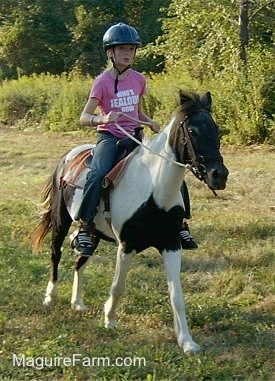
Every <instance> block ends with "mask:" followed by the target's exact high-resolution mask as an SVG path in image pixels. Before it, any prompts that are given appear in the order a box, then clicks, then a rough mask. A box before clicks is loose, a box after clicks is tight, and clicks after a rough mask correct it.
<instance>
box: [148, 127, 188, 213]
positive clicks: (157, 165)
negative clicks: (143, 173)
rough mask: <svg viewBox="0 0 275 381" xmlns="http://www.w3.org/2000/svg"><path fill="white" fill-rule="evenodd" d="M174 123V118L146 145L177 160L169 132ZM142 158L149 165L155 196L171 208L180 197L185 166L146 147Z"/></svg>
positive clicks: (158, 200)
mask: <svg viewBox="0 0 275 381" xmlns="http://www.w3.org/2000/svg"><path fill="white" fill-rule="evenodd" d="M172 124H173V120H172V121H171V122H170V123H169V124H168V125H167V126H166V127H165V129H164V130H163V131H162V132H161V133H160V134H159V135H158V136H156V137H155V138H154V139H153V140H151V141H150V143H149V144H146V145H149V147H150V149H152V150H153V151H154V152H157V153H160V154H161V155H162V156H164V157H167V158H168V159H170V160H176V157H175V154H174V153H173V150H172V148H171V146H170V145H169V134H170V130H171V127H172ZM146 143H147V142H146ZM142 160H143V162H144V164H145V165H146V166H147V168H148V170H149V172H150V175H151V178H152V182H153V187H154V198H155V199H156V201H157V202H158V203H159V204H163V205H166V207H167V209H169V208H170V206H171V207H172V205H173V203H175V201H176V200H178V198H179V192H180V188H181V186H182V182H183V179H184V175H185V168H184V167H180V166H178V165H176V164H175V163H171V162H170V161H168V160H165V159H164V158H162V157H159V156H157V155H154V154H152V153H150V152H148V151H146V149H144V152H143V157H142Z"/></svg>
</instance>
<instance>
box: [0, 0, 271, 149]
mask: <svg viewBox="0 0 275 381" xmlns="http://www.w3.org/2000/svg"><path fill="white" fill-rule="evenodd" d="M274 4H275V1H274V0H273V1H272V0H231V1H228V0H209V1H207V2H204V1H202V0H185V1H182V0H154V1H149V0H104V1H101V0H48V1H47V2H45V1H44V0H1V3H0V81H1V80H2V81H3V80H11V79H17V78H20V77H22V76H31V75H33V74H35V75H39V74H43V73H44V74H45V73H49V74H52V75H61V74H62V75H64V73H67V75H71V73H78V74H79V75H83V76H87V75H90V76H92V77H94V76H96V75H97V74H99V73H100V72H101V71H102V70H103V69H104V68H105V66H106V56H105V53H104V52H103V49H102V36H103V34H104V32H105V31H106V30H107V28H108V27H109V26H111V25H113V24H115V23H117V22H120V21H121V22H125V23H128V24H130V25H133V26H134V27H135V28H136V29H137V30H138V32H139V34H140V37H141V40H142V42H143V47H142V49H139V51H138V54H137V57H136V60H135V67H136V68H137V69H138V70H140V71H143V72H145V73H146V74H147V75H148V77H149V78H150V79H152V81H153V83H154V85H153V90H154V87H157V88H158V94H157V95H156V94H155V93H154V91H153V94H151V95H152V96H151V98H150V100H151V105H150V107H151V108H152V109H153V110H154V111H156V112H158V107H159V106H158V105H159V103H160V102H162V101H163V99H162V94H164V96H163V97H165V95H166V93H167V91H166V90H167V83H166V82H167V81H169V83H171V82H173V83H178V85H181V84H183V85H184V86H185V87H193V88H194V89H198V90H204V89H206V90H208V89H211V90H212V91H214V92H216V93H217V97H218V102H217V103H218V107H220V118H221V120H222V121H223V122H224V125H225V127H224V131H223V132H224V134H225V135H226V134H227V133H229V135H230V136H231V137H232V134H231V133H236V131H237V134H243V137H242V139H241V140H244V139H246V138H247V136H248V141H249V142H250V141H251V142H255V141H266V140H270V136H271V141H272V140H275V127H274V113H275V110H274V107H275V106H274V98H275V81H274V61H275V60H274V13H275V12H274V9H275V8H274ZM160 78H161V80H160ZM162 87H163V90H162ZM165 87H166V88H165ZM156 98H157V99H156ZM164 102H165V103H166V102H167V101H166V99H165V100H164ZM222 103H223V104H222ZM152 105H153V106H152ZM240 108H242V109H243V110H246V111H242V113H241V112H240ZM169 111H170V110H169ZM236 126H237V127H236ZM244 126H245V127H244Z"/></svg>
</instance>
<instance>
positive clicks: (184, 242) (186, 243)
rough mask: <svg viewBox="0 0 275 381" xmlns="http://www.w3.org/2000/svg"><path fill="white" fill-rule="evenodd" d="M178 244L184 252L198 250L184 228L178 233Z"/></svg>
mask: <svg viewBox="0 0 275 381" xmlns="http://www.w3.org/2000/svg"><path fill="white" fill-rule="evenodd" d="M180 242H181V247H182V249H184V250H195V249H197V248H198V245H197V243H196V242H195V240H194V238H193V237H192V236H191V234H190V233H189V231H188V229H186V228H182V229H181V231H180Z"/></svg>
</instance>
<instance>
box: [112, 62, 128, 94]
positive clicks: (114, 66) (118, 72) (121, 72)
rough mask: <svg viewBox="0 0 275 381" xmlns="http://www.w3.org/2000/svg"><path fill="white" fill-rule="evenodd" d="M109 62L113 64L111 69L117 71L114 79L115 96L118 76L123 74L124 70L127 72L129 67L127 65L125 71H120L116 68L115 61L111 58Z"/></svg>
mask: <svg viewBox="0 0 275 381" xmlns="http://www.w3.org/2000/svg"><path fill="white" fill-rule="evenodd" d="M111 61H112V63H113V68H114V69H116V71H117V75H116V78H115V94H117V93H118V88H117V85H118V76H119V75H121V74H123V73H124V72H125V71H126V70H128V69H129V68H130V65H128V66H127V67H126V68H125V69H123V70H121V71H120V70H119V69H118V68H117V67H116V64H115V60H114V59H113V57H112V58H111Z"/></svg>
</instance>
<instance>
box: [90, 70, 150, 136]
mask: <svg viewBox="0 0 275 381" xmlns="http://www.w3.org/2000/svg"><path fill="white" fill-rule="evenodd" d="M126 73H127V75H126V76H125V78H124V79H122V80H121V79H119V82H118V93H117V94H115V91H114V87H115V79H114V78H113V77H112V75H111V74H110V72H109V71H105V72H103V73H101V74H100V75H99V76H98V77H97V78H96V79H95V81H94V83H93V86H92V89H91V93H90V98H96V99H98V100H99V104H98V107H99V109H100V113H101V115H107V114H108V113H109V112H110V111H115V112H123V113H125V114H127V115H129V116H131V117H133V118H135V119H138V116H139V115H138V105H139V101H140V97H142V96H143V95H144V94H146V80H145V78H144V76H143V75H142V74H141V73H139V72H137V71H135V70H133V69H131V68H130V69H128V70H127V72H126ZM117 123H118V124H119V125H120V126H121V127H123V128H124V129H125V130H126V131H127V132H129V133H132V132H134V129H135V128H136V127H138V125H137V123H135V122H133V121H131V120H129V119H127V118H125V117H124V116H123V115H121V116H120V118H119V119H118V122H117ZM97 130H98V131H109V132H111V133H112V134H113V135H115V136H117V137H119V138H124V137H125V134H123V132H122V131H120V130H119V129H118V128H117V127H116V126H115V124H113V123H108V124H102V125H99V126H98V127H97Z"/></svg>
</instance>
